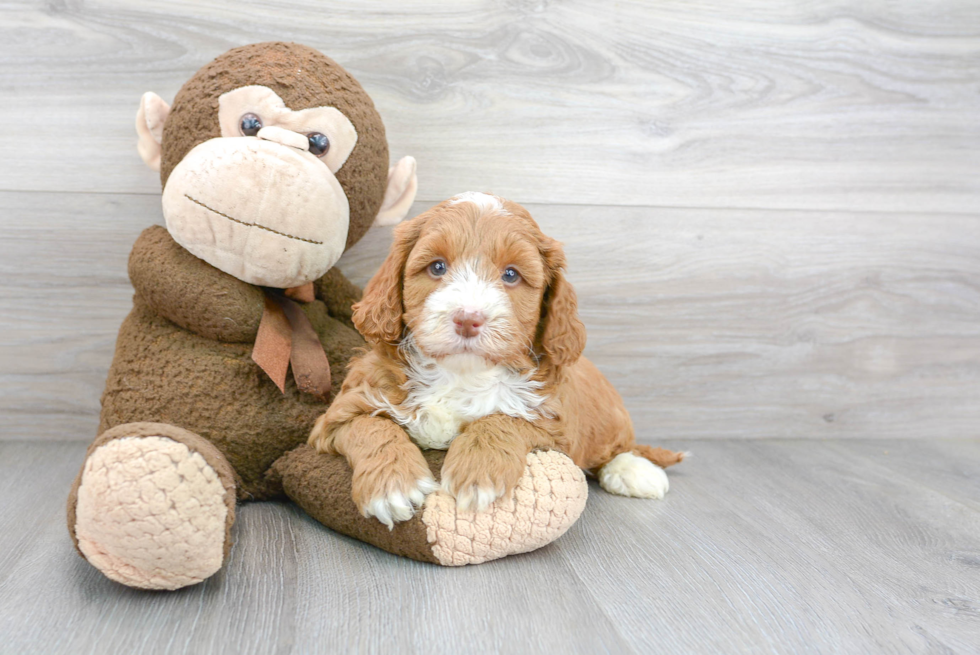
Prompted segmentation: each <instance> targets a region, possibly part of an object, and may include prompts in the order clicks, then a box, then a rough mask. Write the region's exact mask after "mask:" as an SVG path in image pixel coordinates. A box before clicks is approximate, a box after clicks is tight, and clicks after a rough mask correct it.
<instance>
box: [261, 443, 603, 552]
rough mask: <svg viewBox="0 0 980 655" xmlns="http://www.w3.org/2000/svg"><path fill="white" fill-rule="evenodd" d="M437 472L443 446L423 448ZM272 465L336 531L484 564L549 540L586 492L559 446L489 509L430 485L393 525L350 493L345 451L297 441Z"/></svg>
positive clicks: (533, 461)
mask: <svg viewBox="0 0 980 655" xmlns="http://www.w3.org/2000/svg"><path fill="white" fill-rule="evenodd" d="M423 455H424V456H425V458H426V461H427V462H428V464H429V468H430V470H431V471H432V474H433V476H434V477H438V476H439V472H440V471H441V470H442V462H443V459H444V458H445V451H439V450H429V451H423ZM273 469H274V470H275V471H277V473H278V474H279V475H280V476H281V477H282V483H283V487H284V489H285V491H286V495H288V496H289V497H290V498H292V499H293V500H294V501H295V502H296V503H297V504H298V505H299V506H300V507H302V508H303V509H304V510H306V512H307V513H308V514H310V516H312V517H313V518H315V519H317V520H318V521H320V522H321V523H323V524H324V525H326V526H327V527H329V528H332V529H334V530H336V531H338V532H341V533H343V534H346V535H349V536H351V537H354V538H355V539H360V540H362V541H366V542H368V543H370V544H373V545H375V546H377V547H379V548H382V549H384V550H387V551H388V552H390V553H395V554H396V555H402V556H404V557H411V558H412V559H416V560H420V561H423V562H432V563H434V564H441V565H443V566H461V565H464V564H479V563H481V562H488V561H490V560H494V559H499V558H501V557H506V556H507V555H514V554H516V553H526V552H528V551H532V550H535V549H537V548H541V547H542V546H545V545H547V544H549V543H551V542H552V541H554V540H555V539H557V538H558V537H560V536H561V535H563V534H564V533H565V531H566V530H568V528H570V527H571V526H572V524H574V523H575V521H576V520H577V519H578V517H579V515H580V514H581V513H582V510H583V509H584V508H585V501H586V498H587V496H588V493H589V485H588V483H587V482H586V481H585V475H584V474H583V473H582V470H581V469H580V468H579V467H577V466H575V463H574V462H572V460H571V459H569V458H568V457H566V456H565V455H563V454H561V453H559V452H556V451H543V452H533V453H530V454H529V455H528V456H527V466H526V467H525V469H524V474H523V476H522V477H521V479H520V480H519V481H518V483H517V488H516V489H514V492H513V493H512V494H509V495H507V496H506V497H503V498H498V499H496V500H495V501H494V502H493V503H492V504H490V506H489V507H487V508H486V509H485V510H484V511H481V512H476V511H473V510H461V509H459V508H457V507H456V500H455V499H454V498H453V497H452V496H451V495H450V494H448V493H446V492H444V491H435V492H433V493H430V494H429V495H428V497H427V498H426V500H425V505H424V506H423V507H422V508H420V509H418V510H417V511H416V512H415V515H414V516H412V517H411V518H409V519H408V520H407V521H400V522H398V523H395V524H394V526H393V527H392V528H391V529H389V528H388V526H386V525H383V524H382V523H381V522H380V521H378V520H377V519H376V518H373V517H372V518H365V517H363V516H362V515H361V513H360V512H359V511H358V509H357V506H356V505H355V504H354V501H353V500H352V499H351V479H352V473H351V470H350V467H349V466H348V465H347V460H346V459H344V457H343V456H341V455H327V454H324V453H318V452H316V451H315V450H314V449H313V448H312V447H310V446H300V447H299V448H297V449H296V450H293V451H292V452H290V453H287V454H286V455H284V456H283V457H282V458H280V459H279V461H277V462H276V463H275V464H274V465H273Z"/></svg>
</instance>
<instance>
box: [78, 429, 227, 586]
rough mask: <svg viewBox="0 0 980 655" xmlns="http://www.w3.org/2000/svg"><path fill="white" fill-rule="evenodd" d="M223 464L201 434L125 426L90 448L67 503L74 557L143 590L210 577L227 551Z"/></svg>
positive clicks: (114, 578)
mask: <svg viewBox="0 0 980 655" xmlns="http://www.w3.org/2000/svg"><path fill="white" fill-rule="evenodd" d="M233 476H234V474H233V473H232V470H231V466H230V465H229V464H228V462H227V461H226V460H225V458H224V456H223V455H221V453H220V452H219V451H218V450H217V449H216V448H215V447H214V446H213V445H212V444H211V443H210V442H208V441H206V440H205V439H203V438H202V437H200V436H198V435H196V434H194V433H191V432H188V431H186V430H182V429H180V428H176V427H174V426H171V425H165V424H160V423H130V424H127V425H120V426H117V427H116V428H113V429H112V430H109V431H107V432H105V433H104V434H103V435H102V436H101V437H99V438H98V439H96V441H95V443H93V444H92V446H91V447H90V448H89V452H88V455H87V458H86V460H85V464H84V466H83V467H82V470H81V472H80V473H79V476H78V478H77V479H76V481H75V487H74V489H73V490H72V494H71V496H70V498H69V504H68V521H69V524H68V528H69V531H70V532H71V534H72V538H73V539H74V540H75V545H76V546H77V548H78V550H79V552H80V553H81V554H82V556H83V557H85V559H87V560H88V561H89V563H91V564H92V565H93V566H95V568H97V569H99V570H100V571H102V573H103V574H105V575H106V577H108V578H110V579H112V580H115V581H116V582H121V583H122V584H125V585H128V586H130V587H139V588H142V589H179V588H181V587H186V586H188V585H192V584H196V583H198V582H201V581H202V580H205V579H207V578H208V577H210V576H212V575H213V574H214V573H215V572H217V571H218V569H220V568H221V565H222V563H223V562H224V560H225V558H226V556H227V555H228V552H229V551H230V549H231V539H230V530H231V525H232V523H233V522H234V514H235V485H234V477H233Z"/></svg>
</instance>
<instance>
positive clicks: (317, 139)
mask: <svg viewBox="0 0 980 655" xmlns="http://www.w3.org/2000/svg"><path fill="white" fill-rule="evenodd" d="M306 138H307V139H309V141H310V154H312V155H316V156H317V157H322V156H324V155H325V154H327V151H328V150H330V139H328V138H327V135H326V134H320V133H319V132H311V133H310V134H307V135H306Z"/></svg>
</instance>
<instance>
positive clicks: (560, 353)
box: [310, 193, 683, 528]
mask: <svg viewBox="0 0 980 655" xmlns="http://www.w3.org/2000/svg"><path fill="white" fill-rule="evenodd" d="M564 267H565V255H564V252H563V251H562V248H561V244H559V243H558V242H557V241H555V240H554V239H551V238H549V237H547V236H545V235H544V234H543V233H542V232H541V230H540V228H539V227H538V225H537V223H535V222H534V220H533V219H532V218H531V216H530V214H528V212H527V210H525V209H524V208H523V207H521V206H520V205H518V204H516V203H513V202H509V201H506V200H501V199H499V198H497V197H494V196H490V195H486V194H482V193H464V194H461V195H458V196H456V197H454V198H451V199H450V200H447V201H445V202H443V203H442V204H440V205H438V206H436V207H434V208H433V209H431V210H429V211H428V212H426V213H424V214H422V215H420V216H417V217H416V218H414V219H412V220H410V221H407V222H405V223H402V224H401V225H399V226H398V227H397V228H396V229H395V235H394V243H393V245H392V248H391V252H390V254H389V255H388V258H387V259H386V260H385V262H384V263H383V264H382V266H381V269H380V270H379V271H378V273H377V274H376V275H375V276H374V277H373V278H372V279H371V281H370V282H368V285H367V287H366V288H365V290H364V297H363V300H361V302H359V303H357V304H356V305H354V315H353V320H354V324H355V326H356V327H357V329H358V330H359V331H360V333H361V334H362V335H363V336H364V338H365V339H366V340H367V341H368V342H369V343H370V344H371V348H370V350H369V351H367V352H366V353H364V354H363V355H361V356H359V357H357V358H355V359H354V360H353V361H352V362H351V365H350V372H349V373H348V375H347V379H346V380H345V382H344V384H343V387H342V388H341V390H340V393H339V394H338V395H337V397H336V399H335V400H334V402H333V404H332V405H331V406H330V409H329V410H328V411H327V412H326V414H324V415H323V416H321V417H320V418H319V419H318V420H317V423H316V426H315V427H314V429H313V432H312V434H311V436H310V444H311V445H313V446H314V447H315V448H316V449H317V450H319V451H321V452H326V453H340V454H342V455H344V456H345V457H346V458H347V460H348V462H349V463H350V466H351V468H352V470H353V490H352V494H353V499H354V502H355V503H356V504H357V506H358V508H359V509H360V511H361V513H362V514H363V515H364V516H367V517H370V516H374V517H377V519H378V520H379V521H381V522H382V523H384V524H386V525H387V526H388V527H389V528H390V527H392V526H393V525H394V522H395V521H404V520H407V519H409V518H411V516H412V514H413V511H414V508H415V507H417V506H420V505H421V504H422V503H423V501H424V500H425V496H426V495H427V494H428V493H430V492H432V491H434V490H435V489H436V488H437V485H436V482H435V481H434V480H433V478H432V476H431V474H430V472H429V468H428V466H427V465H426V462H425V459H424V458H423V457H422V453H421V451H420V450H419V448H420V447H421V448H435V449H448V452H447V453H446V459H445V462H444V464H443V468H442V488H443V489H444V490H445V491H446V492H448V493H450V494H452V495H453V496H454V497H455V498H456V502H457V507H459V508H460V509H463V510H467V509H475V510H477V511H480V510H484V509H486V508H487V507H488V506H489V505H490V504H491V503H493V501H494V500H495V499H497V498H498V497H500V496H502V495H504V494H507V493H509V492H510V491H511V489H513V487H514V486H515V485H516V483H517V481H518V480H519V479H520V477H521V475H522V474H523V472H524V467H525V458H526V456H527V454H528V453H529V452H530V451H531V450H534V449H557V450H560V451H562V452H564V453H566V454H567V455H569V456H570V457H571V458H572V459H573V460H574V461H575V463H576V464H578V465H579V466H581V467H582V468H583V469H586V470H587V471H589V472H591V473H592V474H594V475H596V476H597V477H598V478H599V482H600V484H601V485H602V487H603V488H604V489H605V490H607V491H610V492H612V493H615V494H621V495H624V496H637V497H642V498H662V497H663V495H664V493H666V492H667V488H668V483H667V475H666V474H665V473H664V471H663V468H661V467H662V466H669V465H671V464H675V463H677V462H679V461H680V460H681V459H682V458H683V455H682V454H680V453H672V452H670V451H666V450H662V449H659V448H651V447H650V446H643V445H638V444H636V443H635V441H634V434H633V425H632V423H631V421H630V417H629V414H628V413H627V411H626V408H625V407H624V405H623V401H622V398H621V397H620V396H619V394H618V393H617V392H616V390H615V389H614V388H613V387H612V385H611V384H610V383H609V381H608V380H606V378H605V377H603V375H602V374H601V373H600V372H599V371H598V370H597V369H596V368H595V366H593V365H592V363H591V362H589V361H588V360H587V359H586V358H584V357H582V356H581V354H582V350H583V348H584V347H585V327H584V326H583V325H582V322H581V321H580V320H579V317H578V309H577V302H576V298H575V291H574V290H573V289H572V287H571V285H570V284H569V283H568V282H567V281H566V280H565V276H564V273H563V269H564Z"/></svg>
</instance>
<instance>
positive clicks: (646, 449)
mask: <svg viewBox="0 0 980 655" xmlns="http://www.w3.org/2000/svg"><path fill="white" fill-rule="evenodd" d="M633 452H634V453H635V454H637V455H639V456H640V457H643V458H644V459H648V460H650V461H651V462H653V463H654V464H656V465H657V466H659V467H660V468H667V467H668V466H673V465H674V464H680V463H681V462H683V461H684V458H685V457H690V456H691V453H688V452H676V451H673V450H665V449H664V448H654V447H653V446H644V445H642V444H637V445H636V446H634V447H633Z"/></svg>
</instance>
